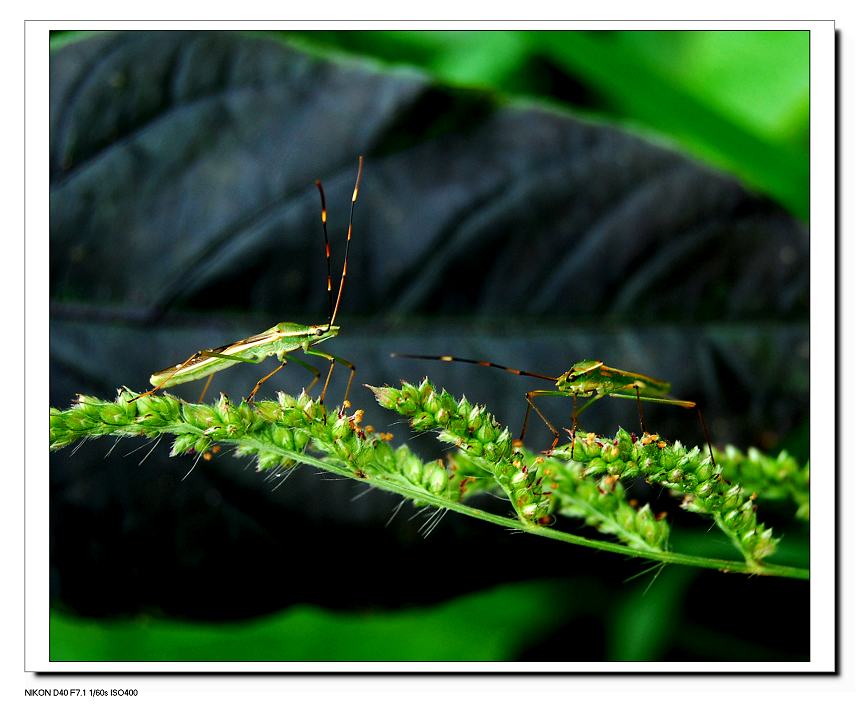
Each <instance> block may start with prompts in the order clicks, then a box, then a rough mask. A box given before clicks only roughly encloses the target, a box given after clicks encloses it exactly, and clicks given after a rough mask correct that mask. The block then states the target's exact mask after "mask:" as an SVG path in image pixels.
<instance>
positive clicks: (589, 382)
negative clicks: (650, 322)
mask: <svg viewBox="0 0 860 713" xmlns="http://www.w3.org/2000/svg"><path fill="white" fill-rule="evenodd" d="M391 356H392V357H400V358H403V359H430V360H435V361H444V362H455V361H457V362H464V363H466V364H477V365H478V366H489V367H493V368H494V369H503V370H504V371H507V372H508V373H510V374H516V375H517V376H528V377H531V378H534V379H543V380H544V381H552V382H554V383H555V390H554V391H553V390H549V389H535V390H533V391H528V392H526V401H527V402H528V407H527V408H526V415H525V418H524V419H523V427H522V430H521V431H520V437H519V440H520V441H522V440H523V439H524V438H525V435H526V428H528V422H529V414H530V413H531V410H532V409H534V410H535V412H536V413H537V415H538V416H540V418H541V420H542V421H543V422H544V423H545V424H546V427H547V428H549V430H550V431H552V435H553V441H552V445H551V446H550V447H549V449H548V450H550V451H551V450H552V449H553V448H555V447H556V445H558V441H559V437H560V436H559V430H558V429H557V428H556V427H555V426H554V425H553V424H552V422H551V421H550V420H549V419H548V418H547V417H546V416H545V415H544V414H543V412H541V410H540V409H539V408H538V407H537V404H536V403H535V402H534V399H535V397H538V396H560V397H563V398H572V399H573V412H572V414H571V421H572V426H571V433H575V432H576V428H577V421H578V418H579V415H580V414H581V413H582V412H583V411H585V409H587V408H588V407H589V406H591V405H592V404H593V403H595V402H596V401H598V400H600V399H602V398H603V397H604V396H611V397H613V398H618V399H635V400H636V402H637V404H638V406H639V426H640V428H641V429H642V432H643V433H644V432H645V419H644V415H643V413H642V402H643V401H649V402H652V403H658V404H667V405H670V406H680V407H682V408H687V409H693V408H694V409H696V412H697V413H698V416H699V423H700V424H701V426H702V431H703V432H704V434H705V440H706V441H707V443H708V452H709V453H710V456H711V463H712V464H713V463H714V462H715V461H714V453H713V449H712V448H711V437H710V434H709V433H708V427H707V426H706V425H705V419H704V417H703V416H702V411H701V409H699V407H698V406H697V405H696V402H695V401H684V400H681V399H675V398H671V397H670V396H669V395H668V394H669V389H670V388H671V384H670V383H669V382H668V381H662V380H660V379H654V378H652V377H650V376H645V375H644V374H637V373H635V372H632V371H623V370H622V369H615V368H614V367H611V366H606V364H605V363H604V362H602V361H598V360H596V359H585V360H582V361H578V362H576V363H575V364H574V365H573V366H572V367H570V369H568V370H567V371H565V372H564V373H563V374H562V375H561V376H557V377H556V376H547V375H546V374H536V373H534V372H531V371H523V370H522V369H512V368H511V367H508V366H502V365H501V364H495V363H493V362H491V361H481V360H477V359H464V358H462V357H454V356H449V355H444V356H426V355H421V354H392V355H391ZM580 397H581V398H588V401H586V402H585V404H583V405H582V406H581V407H579V408H577V405H576V404H577V399H578V398H580Z"/></svg>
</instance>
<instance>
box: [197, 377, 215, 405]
mask: <svg viewBox="0 0 860 713" xmlns="http://www.w3.org/2000/svg"><path fill="white" fill-rule="evenodd" d="M214 377H215V372H214V371H213V372H212V373H211V374H209V378H208V379H206V385H205V386H204V387H203V391H201V392H200V398H199V399H197V403H198V404H202V403H203V397H204V396H206V392H207V391H209V386H210V384H211V383H212V379H213V378H214Z"/></svg>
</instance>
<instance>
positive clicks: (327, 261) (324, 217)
mask: <svg viewBox="0 0 860 713" xmlns="http://www.w3.org/2000/svg"><path fill="white" fill-rule="evenodd" d="M314 183H315V184H316V187H317V190H319V192H320V203H321V204H322V210H321V212H320V217H321V219H322V228H323V239H324V240H325V271H326V290H327V291H328V319H329V322H328V323H329V326H331V323H332V321H334V317H332V313H333V312H334V295H333V294H332V291H331V243H329V241H328V212H327V211H326V208H325V191H324V190H323V186H322V181H320V180H316V181H314Z"/></svg>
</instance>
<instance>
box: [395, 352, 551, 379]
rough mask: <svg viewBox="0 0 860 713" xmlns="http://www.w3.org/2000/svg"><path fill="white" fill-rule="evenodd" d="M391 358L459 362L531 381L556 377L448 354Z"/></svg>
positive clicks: (408, 355) (396, 356) (403, 355)
mask: <svg viewBox="0 0 860 713" xmlns="http://www.w3.org/2000/svg"><path fill="white" fill-rule="evenodd" d="M391 356H392V357H394V358H395V359H427V360H430V361H445V362H452V361H459V362H463V363H464V364H477V365H478V366H489V367H492V368H493V369H502V370H503V371H506V372H508V373H509V374H516V375H517V376H530V377H532V378H533V379H543V380H544V381H557V380H558V377H557V376H547V375H546V374H535V373H534V372H533V371H523V370H522V369H512V368H511V367H509V366H502V365H501V364H496V363H494V362H491V361H483V360H480V359H464V358H463V357H455V356H450V355H448V354H445V355H442V356H430V355H426V354H398V353H396V352H392V353H391Z"/></svg>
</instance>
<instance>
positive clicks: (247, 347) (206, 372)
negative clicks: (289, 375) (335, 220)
mask: <svg viewBox="0 0 860 713" xmlns="http://www.w3.org/2000/svg"><path fill="white" fill-rule="evenodd" d="M363 165H364V157H363V156H359V157H358V173H357V175H356V178H355V187H354V188H353V191H352V202H351V204H350V209H349V227H348V228H347V233H346V251H345V253H344V258H343V271H342V273H341V278H340V286H339V287H338V291H337V298H334V296H333V294H332V280H331V245H330V243H329V239H328V228H327V227H326V224H327V213H326V201H325V192H324V191H323V187H322V183H321V182H320V181H316V182H315V183H316V186H317V189H318V190H319V194H320V202H321V203H322V213H321V216H322V226H323V238H324V240H325V256H326V276H327V283H326V288H327V291H328V298H329V318H328V322H327V323H326V324H313V325H310V326H308V325H304V324H296V323H294V322H279V323H278V324H276V325H275V326H274V327H272V328H271V329H267V330H266V331H265V332H260V333H259V334H253V335H251V336H250V337H246V338H245V339H240V340H239V341H238V342H233V343H232V344H226V345H224V346H223V347H217V348H215V349H201V350H200V351H197V352H195V353H194V354H192V355H191V356H190V357H188V358H187V359H186V360H185V361H183V362H181V363H179V364H176V365H175V366H171V367H167V368H166V369H162V370H161V371H157V372H155V373H154V374H153V375H152V376H151V377H150V378H149V382H150V383H151V384H152V385H153V388H152V389H150V390H149V391H147V392H145V393H143V394H140V395H139V396H136V397H135V399H137V398H140V397H141V396H148V395H150V394H153V393H155V392H156V391H158V390H159V389H163V388H165V387H167V386H168V385H171V386H172V385H176V384H183V383H185V382H188V381H197V380H198V379H202V378H204V377H208V378H207V381H206V385H205V386H204V387H203V392H202V393H201V394H200V399H199V400H200V401H202V400H203V397H204V396H205V394H206V391H207V389H208V388H209V385H210V384H211V383H212V377H213V376H214V375H215V373H216V372H218V371H221V370H222V369H227V368H229V367H231V366H235V365H236V364H239V363H247V364H259V363H260V362H261V361H263V360H264V359H267V358H268V357H270V356H274V357H275V358H276V359H277V360H278V361H279V362H281V363H280V364H279V365H278V366H277V367H276V368H275V369H273V370H272V371H271V372H269V373H268V374H266V375H265V376H264V377H263V378H262V379H260V380H259V381H258V382H257V383H256V385H255V386H254V388H253V389H252V390H251V393H250V394H249V395H248V399H247V400H248V401H253V400H254V396H255V395H256V393H257V391H259V389H260V387H261V386H262V385H263V384H264V383H265V382H266V381H267V380H268V379H270V378H272V377H273V376H274V375H275V374H277V373H278V372H279V371H280V370H281V369H283V368H284V367H285V366H286V365H287V363H289V362H294V363H296V364H298V365H299V366H301V367H303V368H305V369H307V370H308V371H310V372H311V373H312V374H313V381H311V383H310V386H308V391H310V389H311V388H313V386H314V384H316V383H317V381H319V378H320V371H319V369H317V368H316V367H314V366H313V365H311V364H308V363H307V362H305V361H303V360H302V359H299V358H298V357H295V356H293V355H292V354H291V353H290V352H295V351H298V350H302V351H303V352H304V353H305V354H307V355H309V356H315V357H320V358H322V359H326V360H328V362H329V370H328V375H327V376H326V380H325V383H324V385H323V390H322V394H321V395H320V401H324V400H325V395H326V391H327V390H328V385H329V381H330V380H331V375H332V371H333V370H334V365H335V363H338V364H342V365H343V366H345V367H347V368H348V369H349V370H350V374H349V381H348V382H347V385H346V392H345V393H344V396H343V404H344V405H348V404H349V402H348V400H347V399H348V398H349V390H350V387H351V386H352V380H353V378H354V377H355V366H354V365H353V364H351V363H350V362H348V361H347V360H346V359H342V358H341V357H337V356H334V355H333V354H328V353H326V352H323V351H319V350H318V349H315V347H316V345H317V344H320V343H321V342H324V341H326V340H327V339H331V338H333V337H336V336H337V335H338V333H339V332H340V327H339V326H337V325H336V324H335V323H334V321H335V318H336V317H337V312H338V309H339V308H340V302H341V298H342V297H343V287H344V284H345V283H346V272H347V266H348V264H349V245H350V241H351V240H352V219H353V214H354V212H355V203H356V201H357V200H358V189H359V186H360V185H361V173H362V168H363ZM135 399H131V400H132V401H134V400H135Z"/></svg>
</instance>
